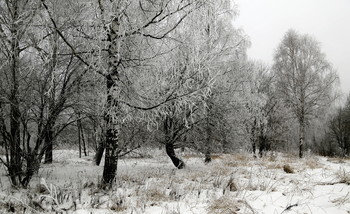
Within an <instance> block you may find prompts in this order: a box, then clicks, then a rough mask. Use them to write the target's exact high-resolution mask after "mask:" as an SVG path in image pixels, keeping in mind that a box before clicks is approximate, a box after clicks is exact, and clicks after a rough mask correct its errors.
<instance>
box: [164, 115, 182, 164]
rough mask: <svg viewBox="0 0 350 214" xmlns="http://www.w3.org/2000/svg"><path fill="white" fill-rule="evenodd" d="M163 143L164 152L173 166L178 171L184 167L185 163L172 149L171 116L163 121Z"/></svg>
mask: <svg viewBox="0 0 350 214" xmlns="http://www.w3.org/2000/svg"><path fill="white" fill-rule="evenodd" d="M164 136H165V139H164V142H165V151H166V153H167V155H168V156H169V158H170V159H171V161H172V162H173V164H174V166H175V167H176V168H178V169H182V168H184V167H185V163H184V162H183V161H182V160H181V159H180V158H178V157H177V156H176V154H175V149H174V137H175V136H174V120H173V118H171V116H167V117H166V118H165V120H164Z"/></svg>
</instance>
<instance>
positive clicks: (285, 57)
mask: <svg viewBox="0 0 350 214" xmlns="http://www.w3.org/2000/svg"><path fill="white" fill-rule="evenodd" d="M273 69H274V71H275V73H276V78H277V87H278V90H279V92H280V93H281V99H283V101H284V103H285V104H286V106H287V107H288V108H290V110H291V111H292V112H293V114H294V116H295V118H296V119H297V121H298V123H299V157H300V158H301V157H303V147H304V141H305V128H306V126H307V124H308V123H309V121H310V119H311V118H312V117H314V116H315V114H316V113H317V112H318V111H319V110H320V109H322V108H324V107H326V106H327V104H329V103H330V102H331V101H332V100H333V95H334V93H333V92H334V91H333V89H334V84H335V83H336V82H337V80H338V77H337V74H336V72H335V70H334V69H333V67H332V65H331V63H330V62H329V61H327V59H326V56H325V54H324V53H323V52H322V51H321V48H320V44H319V43H318V42H317V41H316V40H315V39H314V38H312V37H310V36H309V35H302V34H299V33H297V32H296V31H294V30H289V31H288V32H287V33H286V34H285V35H284V37H283V39H282V41H281V43H280V45H279V46H278V47H277V49H276V52H275V55H274V65H273Z"/></svg>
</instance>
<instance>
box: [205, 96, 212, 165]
mask: <svg viewBox="0 0 350 214" xmlns="http://www.w3.org/2000/svg"><path fill="white" fill-rule="evenodd" d="M209 99H210V98H209ZM207 105H208V109H207V115H206V134H207V136H206V139H205V149H206V151H205V159H204V162H205V163H210V162H211V143H212V142H211V140H212V136H211V135H212V130H211V124H210V119H211V103H210V100H208V101H207Z"/></svg>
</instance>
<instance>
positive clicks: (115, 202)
mask: <svg viewBox="0 0 350 214" xmlns="http://www.w3.org/2000/svg"><path fill="white" fill-rule="evenodd" d="M148 154H152V155H149V158H125V159H122V160H120V162H119V165H118V176H117V183H116V185H115V187H114V189H113V190H110V191H103V190H100V189H99V188H98V187H97V185H96V184H97V183H98V181H99V180H100V176H101V175H102V169H103V167H102V166H103V163H102V164H101V166H95V165H94V164H93V158H92V157H93V156H92V155H90V156H88V157H83V158H81V159H80V158H77V157H78V152H77V151H73V150H56V151H54V160H55V161H54V163H53V164H51V165H43V166H42V169H41V170H40V172H39V173H38V175H36V177H35V178H34V179H33V180H32V182H31V184H30V187H29V188H28V189H27V190H15V189H13V188H11V187H10V185H9V181H8V178H7V177H6V171H5V170H4V169H3V167H1V169H0V213H11V212H13V211H14V212H15V213H75V214H88V213H93V214H94V213H100V214H104V213H129V214H130V213H134V214H136V213H149V214H151V213H152V214H154V213H159V214H177V213H201V214H202V213H222V214H226V213H227V214H234V213H242V214H243V213H244V214H249V213H254V214H258V213H266V214H281V213H290V214H292V213H302V214H304V213H315V214H323V213H327V214H330V213H334V214H349V213H350V160H349V159H347V160H343V159H336V158H326V157H319V156H313V155H310V156H308V157H305V158H303V159H299V158H296V157H294V156H291V155H286V154H281V153H276V154H268V155H267V157H264V158H256V159H255V158H253V157H252V155H251V154H248V153H244V154H232V155H214V157H213V161H212V163H210V164H208V165H205V164H204V163H203V160H204V157H202V156H201V155H198V154H195V153H190V152H185V153H183V154H181V157H182V158H183V160H184V161H185V163H186V168H185V169H183V170H177V169H175V167H174V166H173V165H172V164H171V161H170V159H169V158H168V157H167V156H166V154H165V152H164V151H160V150H156V151H148ZM286 171H287V172H291V173H286Z"/></svg>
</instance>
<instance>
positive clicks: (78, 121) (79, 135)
mask: <svg viewBox="0 0 350 214" xmlns="http://www.w3.org/2000/svg"><path fill="white" fill-rule="evenodd" d="M79 117H80V115H79V114H78V120H77V128H78V145H79V158H81V133H80V131H81V129H80V119H79Z"/></svg>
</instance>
